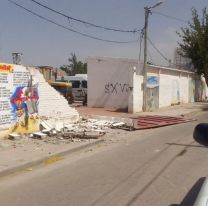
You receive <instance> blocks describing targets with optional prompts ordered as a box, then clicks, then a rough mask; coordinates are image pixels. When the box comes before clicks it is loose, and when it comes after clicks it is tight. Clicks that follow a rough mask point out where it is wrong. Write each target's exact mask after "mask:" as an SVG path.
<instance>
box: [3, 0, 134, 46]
mask: <svg viewBox="0 0 208 206" xmlns="http://www.w3.org/2000/svg"><path fill="white" fill-rule="evenodd" d="M7 1H9V2H10V3H12V4H14V5H16V6H17V7H19V8H22V9H23V10H25V11H27V12H29V13H30V14H32V15H34V16H37V17H39V18H40V19H43V20H45V21H47V22H50V23H52V24H55V25H56V26H58V27H61V28H63V29H66V30H68V31H71V32H73V33H76V34H79V35H81V36H84V37H88V38H90V39H94V40H99V41H103V42H108V43H118V44H128V43H135V42H138V40H133V41H114V40H108V39H102V38H99V37H96V36H91V35H89V34H85V33H82V32H80V31H77V30H74V29H71V28H69V27H66V26H64V25H62V24H59V23H57V22H55V21H53V20H51V19H49V18H46V17H44V16H41V15H39V14H37V13H35V12H33V11H31V10H29V9H27V8H26V7H24V6H22V5H20V4H18V3H16V2H15V1H13V0H7Z"/></svg>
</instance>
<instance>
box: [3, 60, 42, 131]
mask: <svg viewBox="0 0 208 206" xmlns="http://www.w3.org/2000/svg"><path fill="white" fill-rule="evenodd" d="M38 101H39V94H38V85H37V84H36V82H34V81H33V80H32V79H31V74H30V72H29V71H28V69H27V68H26V67H23V66H21V65H12V64H3V63H0V130H7V131H8V132H17V133H25V132H33V131H37V130H38V129H39V118H38Z"/></svg>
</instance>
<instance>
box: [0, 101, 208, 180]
mask: <svg viewBox="0 0 208 206" xmlns="http://www.w3.org/2000/svg"><path fill="white" fill-rule="evenodd" d="M76 109H77V110H78V112H79V113H80V115H81V116H83V117H91V118H97V119H104V120H117V121H119V120H121V121H122V120H123V119H125V120H126V121H128V120H130V119H129V118H130V117H138V116H141V115H164V116H166V115H169V116H179V115H184V116H186V117H191V115H194V114H196V113H197V112H200V111H206V110H208V104H207V103H193V104H185V105H177V106H171V107H166V108H162V109H159V110H157V111H154V112H139V113H137V114H129V113H127V112H125V111H115V110H110V109H103V108H88V107H82V106H81V107H76ZM104 138H105V137H104ZM104 138H101V139H98V140H80V139H74V140H71V139H63V138H58V137H55V138H53V137H48V138H46V139H43V140H38V139H32V138H28V137H21V138H20V139H16V140H0V157H1V158H0V177H1V176H5V175H8V174H11V173H14V172H16V171H19V170H29V171H30V170H32V167H34V166H36V165H39V164H50V163H51V162H54V161H57V160H60V159H62V156H63V155H67V154H71V153H73V152H77V151H79V150H83V149H87V148H90V147H92V146H93V145H96V144H99V143H102V142H103V141H104Z"/></svg>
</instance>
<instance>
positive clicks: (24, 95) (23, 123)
mask: <svg viewBox="0 0 208 206" xmlns="http://www.w3.org/2000/svg"><path fill="white" fill-rule="evenodd" d="M38 99H39V96H38V90H37V87H36V86H28V87H22V86H20V87H16V89H15V91H14V93H13V94H12V96H11V98H10V102H11V105H12V119H13V122H14V125H13V127H12V128H11V130H12V132H14V131H15V132H20V133H25V132H32V131H35V130H38V128H39V117H38Z"/></svg>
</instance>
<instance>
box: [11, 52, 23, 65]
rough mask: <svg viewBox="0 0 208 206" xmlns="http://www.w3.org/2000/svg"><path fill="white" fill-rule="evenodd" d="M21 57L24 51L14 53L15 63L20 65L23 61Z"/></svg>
mask: <svg viewBox="0 0 208 206" xmlns="http://www.w3.org/2000/svg"><path fill="white" fill-rule="evenodd" d="M21 57H22V53H19V52H14V53H12V59H13V64H18V65H20V64H21V61H22V58H21Z"/></svg>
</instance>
